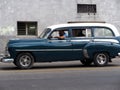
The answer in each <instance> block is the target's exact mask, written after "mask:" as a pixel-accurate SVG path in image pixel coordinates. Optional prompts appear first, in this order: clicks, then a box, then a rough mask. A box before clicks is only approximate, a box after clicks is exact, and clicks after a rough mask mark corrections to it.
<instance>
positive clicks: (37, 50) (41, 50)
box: [16, 49, 82, 52]
mask: <svg viewBox="0 0 120 90" xmlns="http://www.w3.org/2000/svg"><path fill="white" fill-rule="evenodd" d="M16 51H36V52H39V51H40V52H43V51H45V52H47V51H82V49H16Z"/></svg>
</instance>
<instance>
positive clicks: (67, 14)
mask: <svg viewBox="0 0 120 90" xmlns="http://www.w3.org/2000/svg"><path fill="white" fill-rule="evenodd" d="M119 9H120V0H102V1H101V0H0V52H3V51H4V47H5V44H6V43H7V41H8V40H9V39H13V38H36V37H38V36H39V35H40V33H41V32H42V31H43V30H44V28H45V27H47V26H50V25H53V24H60V23H67V22H76V21H105V22H108V23H111V24H114V25H115V26H116V27H117V28H118V30H120V18H119V17H120V10H119ZM119 32H120V31H119Z"/></svg>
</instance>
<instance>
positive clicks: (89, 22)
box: [67, 21, 106, 23]
mask: <svg viewBox="0 0 120 90" xmlns="http://www.w3.org/2000/svg"><path fill="white" fill-rule="evenodd" d="M67 23H106V22H105V21H69V22H67Z"/></svg>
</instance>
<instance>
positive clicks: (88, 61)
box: [80, 59, 93, 66]
mask: <svg viewBox="0 0 120 90" xmlns="http://www.w3.org/2000/svg"><path fill="white" fill-rule="evenodd" d="M80 61H81V63H82V64H83V65H85V66H89V65H91V64H92V62H93V60H90V59H84V60H80Z"/></svg>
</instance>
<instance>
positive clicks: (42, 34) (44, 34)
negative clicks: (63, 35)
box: [40, 28, 51, 38]
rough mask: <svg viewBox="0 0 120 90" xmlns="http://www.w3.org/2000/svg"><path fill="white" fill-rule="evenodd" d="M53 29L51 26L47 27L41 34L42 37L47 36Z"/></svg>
mask: <svg viewBox="0 0 120 90" xmlns="http://www.w3.org/2000/svg"><path fill="white" fill-rule="evenodd" d="M50 31H51V29H50V28H46V29H45V30H44V31H43V32H42V33H41V35H40V38H47V36H48V34H49V32H50Z"/></svg>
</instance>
